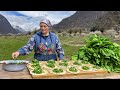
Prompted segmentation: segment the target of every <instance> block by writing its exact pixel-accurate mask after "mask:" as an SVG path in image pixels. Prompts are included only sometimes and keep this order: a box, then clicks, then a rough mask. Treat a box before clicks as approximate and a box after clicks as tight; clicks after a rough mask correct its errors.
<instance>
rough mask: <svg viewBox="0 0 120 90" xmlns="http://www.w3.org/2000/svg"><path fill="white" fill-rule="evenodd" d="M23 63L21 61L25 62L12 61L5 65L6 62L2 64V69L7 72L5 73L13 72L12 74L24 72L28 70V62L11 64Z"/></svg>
mask: <svg viewBox="0 0 120 90" xmlns="http://www.w3.org/2000/svg"><path fill="white" fill-rule="evenodd" d="M17 61H18V62H21V61H23V60H15V61H14V60H13V61H12V60H11V61H8V62H7V61H6V64H4V63H5V61H4V63H2V68H3V69H4V70H5V71H11V72H16V71H22V70H24V69H25V68H26V65H27V63H28V62H26V63H21V64H15V63H12V64H11V62H17Z"/></svg>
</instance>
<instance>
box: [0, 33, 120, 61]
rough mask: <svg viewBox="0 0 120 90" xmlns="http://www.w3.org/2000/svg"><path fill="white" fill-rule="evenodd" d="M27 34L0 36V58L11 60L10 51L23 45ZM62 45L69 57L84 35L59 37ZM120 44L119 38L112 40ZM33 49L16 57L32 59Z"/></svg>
mask: <svg viewBox="0 0 120 90" xmlns="http://www.w3.org/2000/svg"><path fill="white" fill-rule="evenodd" d="M30 37H31V35H29V36H0V60H12V52H14V51H16V50H18V49H19V48H21V47H22V46H24V45H25V44H26V43H27V42H28V40H29V38H30ZM59 38H60V41H61V44H62V47H63V49H64V51H65V59H70V57H71V55H73V53H74V52H76V51H77V50H78V49H79V48H80V47H81V46H82V45H84V37H82V36H78V37H67V36H66V37H59ZM114 42H117V43H119V44H120V40H117V41H114ZM33 56H34V51H32V52H31V53H30V54H28V55H25V56H19V57H18V59H22V60H25V59H26V60H31V59H34V58H33Z"/></svg>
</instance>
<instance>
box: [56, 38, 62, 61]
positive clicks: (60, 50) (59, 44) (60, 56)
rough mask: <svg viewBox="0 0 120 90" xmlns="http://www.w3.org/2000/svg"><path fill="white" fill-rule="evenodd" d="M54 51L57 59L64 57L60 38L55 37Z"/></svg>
mask: <svg viewBox="0 0 120 90" xmlns="http://www.w3.org/2000/svg"><path fill="white" fill-rule="evenodd" d="M56 52H57V54H58V57H59V59H60V60H63V59H64V50H63V48H62V46H61V43H60V40H59V38H58V37H57V39H56Z"/></svg>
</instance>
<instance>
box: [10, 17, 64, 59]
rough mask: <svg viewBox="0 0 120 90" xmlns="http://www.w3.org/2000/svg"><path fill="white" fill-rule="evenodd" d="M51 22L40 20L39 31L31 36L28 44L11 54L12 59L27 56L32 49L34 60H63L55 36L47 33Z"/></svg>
mask: <svg viewBox="0 0 120 90" xmlns="http://www.w3.org/2000/svg"><path fill="white" fill-rule="evenodd" d="M51 26H52V25H51V22H50V21H49V20H48V19H44V20H41V22H40V31H39V32H37V33H36V34H35V35H33V36H32V37H31V38H30V39H29V41H28V43H27V44H26V45H25V46H23V47H22V48H20V49H18V51H16V52H13V53H12V57H13V58H14V57H18V56H19V55H26V54H29V53H30V52H31V51H32V50H33V49H34V52H35V54H34V58H35V59H37V60H39V61H47V60H51V59H53V60H57V57H58V58H59V60H63V58H64V50H63V49H62V47H61V44H60V40H59V38H58V37H57V35H56V34H54V33H52V32H50V31H49V28H51Z"/></svg>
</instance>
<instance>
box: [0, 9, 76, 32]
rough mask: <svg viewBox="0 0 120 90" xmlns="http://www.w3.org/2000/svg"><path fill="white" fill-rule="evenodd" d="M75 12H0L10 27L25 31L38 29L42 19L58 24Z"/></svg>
mask: <svg viewBox="0 0 120 90" xmlns="http://www.w3.org/2000/svg"><path fill="white" fill-rule="evenodd" d="M75 12H76V11H0V14H2V15H4V16H5V17H6V18H7V20H8V21H9V22H10V23H11V25H17V26H20V27H21V28H23V29H24V30H26V31H30V30H33V29H34V28H39V22H40V20H41V19H42V18H44V17H46V18H48V19H49V20H50V21H51V23H52V24H57V23H59V22H60V21H61V20H62V19H64V18H67V17H69V16H71V15H73V14H74V13H75Z"/></svg>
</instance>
